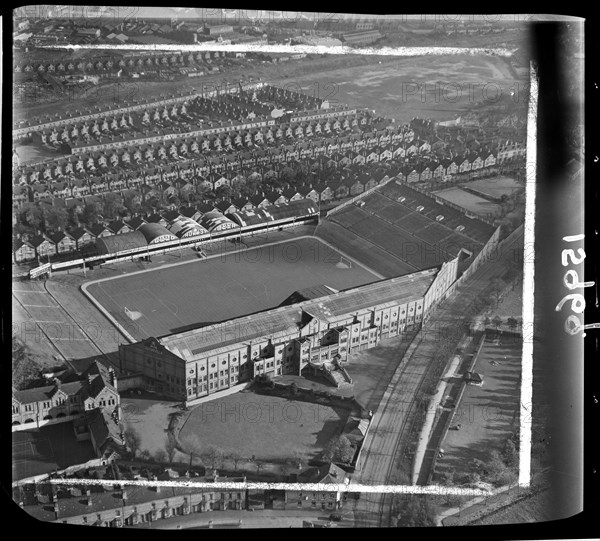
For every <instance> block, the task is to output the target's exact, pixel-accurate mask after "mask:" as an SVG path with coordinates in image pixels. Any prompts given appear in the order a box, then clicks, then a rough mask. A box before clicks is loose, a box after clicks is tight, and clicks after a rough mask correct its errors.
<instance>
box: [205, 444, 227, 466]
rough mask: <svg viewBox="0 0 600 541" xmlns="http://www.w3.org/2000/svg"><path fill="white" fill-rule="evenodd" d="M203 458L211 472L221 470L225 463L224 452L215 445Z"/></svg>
mask: <svg viewBox="0 0 600 541" xmlns="http://www.w3.org/2000/svg"><path fill="white" fill-rule="evenodd" d="M201 456H202V460H203V461H204V462H206V464H207V465H208V466H209V468H210V469H211V470H214V469H215V468H219V467H220V466H221V464H222V463H223V451H222V450H221V449H219V448H218V447H215V446H214V445H211V446H210V447H209V448H208V449H207V450H206V451H205V452H204V453H203V454H202V455H201Z"/></svg>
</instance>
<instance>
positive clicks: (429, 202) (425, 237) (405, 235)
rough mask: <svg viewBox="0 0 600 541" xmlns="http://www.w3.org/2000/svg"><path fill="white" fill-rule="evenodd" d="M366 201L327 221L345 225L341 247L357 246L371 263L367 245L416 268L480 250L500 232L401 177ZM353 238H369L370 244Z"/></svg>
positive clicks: (357, 256) (358, 258) (356, 256)
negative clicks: (429, 194)
mask: <svg viewBox="0 0 600 541" xmlns="http://www.w3.org/2000/svg"><path fill="white" fill-rule="evenodd" d="M361 203H362V204H361V206H360V207H359V206H357V205H348V206H347V207H345V208H343V209H341V210H340V211H338V212H336V213H335V214H332V215H331V216H330V217H329V218H328V219H327V221H330V222H333V223H336V224H338V225H339V226H341V227H343V228H345V230H346V234H347V235H348V238H347V239H346V238H344V237H343V236H341V235H340V238H341V239H342V244H339V245H338V246H341V249H342V250H346V243H348V244H350V245H353V246H356V247H357V249H356V251H357V253H353V254H352V256H353V257H355V258H356V259H357V260H359V261H362V262H364V263H365V264H369V263H368V262H367V261H366V254H367V253H368V250H367V248H366V246H367V245H371V249H372V248H374V247H377V248H378V249H380V250H382V251H384V252H386V253H387V254H390V255H392V256H394V257H395V258H396V259H398V260H400V261H403V262H404V263H405V265H406V266H407V267H408V268H409V269H411V270H412V269H418V270H420V269H426V268H430V267H432V266H435V265H440V264H441V263H443V262H447V261H450V260H451V259H454V258H455V257H456V256H457V255H458V254H459V253H460V252H461V250H464V253H465V254H466V255H470V256H473V255H475V254H476V253H478V252H479V251H480V250H481V249H482V248H483V245H484V244H485V243H486V242H487V241H488V240H489V239H490V237H491V236H492V234H493V233H494V228H493V226H491V225H489V224H487V223H485V222H482V221H480V220H477V219H473V218H469V217H468V216H466V215H465V214H463V213H461V212H460V211H458V210H456V209H454V208H452V207H449V206H446V205H444V204H442V203H439V202H438V201H436V200H435V199H434V198H433V197H429V196H427V195H426V194H423V193H421V192H418V191H416V190H414V189H411V188H410V187H408V186H406V185H403V184H400V183H399V182H397V181H396V182H389V183H387V184H385V185H383V186H381V187H380V188H379V189H377V190H376V191H374V192H372V193H371V194H369V195H368V196H366V197H364V198H362V199H361ZM353 237H357V238H361V239H364V241H365V242H366V245H364V244H363V245H362V246H361V243H359V242H358V241H357V240H356V238H353ZM360 252H362V254H361V253H360ZM388 258H389V255H388ZM409 272H410V271H409Z"/></svg>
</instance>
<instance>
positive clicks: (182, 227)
mask: <svg viewBox="0 0 600 541" xmlns="http://www.w3.org/2000/svg"><path fill="white" fill-rule="evenodd" d="M167 229H168V230H169V231H170V232H171V233H173V234H174V235H176V236H177V237H178V238H180V239H183V238H186V237H195V236H197V235H205V234H206V233H208V231H207V230H206V229H205V228H204V227H202V226H201V225H200V224H199V223H198V222H196V221H195V220H192V219H191V218H185V217H179V218H177V219H175V220H173V222H172V223H171V224H169V225H168V226H167Z"/></svg>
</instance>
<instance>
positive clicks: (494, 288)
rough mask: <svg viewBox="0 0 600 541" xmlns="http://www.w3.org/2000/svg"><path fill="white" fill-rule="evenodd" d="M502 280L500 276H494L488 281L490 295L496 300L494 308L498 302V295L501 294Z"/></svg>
mask: <svg viewBox="0 0 600 541" xmlns="http://www.w3.org/2000/svg"><path fill="white" fill-rule="evenodd" d="M504 285H505V284H504V281H503V280H501V279H500V278H494V279H493V280H492V281H491V283H490V289H489V291H490V295H491V297H492V299H494V301H496V308H497V307H498V304H499V303H500V297H501V296H502V291H503V289H504Z"/></svg>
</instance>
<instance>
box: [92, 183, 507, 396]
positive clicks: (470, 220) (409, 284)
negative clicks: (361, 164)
mask: <svg viewBox="0 0 600 541" xmlns="http://www.w3.org/2000/svg"><path fill="white" fill-rule="evenodd" d="M256 214H257V213H256V212H254V215H255V216H256ZM258 214H260V213H258ZM226 219H227V220H230V221H231V222H235V223H236V224H237V227H238V229H237V230H236V231H240V230H243V228H244V227H247V226H248V224H252V220H253V219H258V218H255V217H252V216H250V215H244V213H241V212H240V213H236V214H235V215H230V216H228V217H226ZM287 219H289V216H288V217H287ZM292 219H293V217H292ZM242 224H244V225H242ZM201 225H202V226H203V227H205V228H206V229H209V230H210V227H211V224H210V223H203V224H201ZM206 226H208V227H206ZM258 226H260V227H265V224H264V223H263V224H262V226H261V225H260V224H258ZM292 226H293V224H292ZM253 227H257V225H254V226H253ZM292 230H293V227H292ZM232 231H233V229H232ZM499 232H500V230H499V228H494V227H493V226H492V225H491V224H490V223H487V222H485V221H483V220H481V219H478V218H477V217H475V216H474V215H470V214H468V213H466V212H464V211H460V210H459V209H458V208H456V207H455V206H450V205H449V204H445V203H444V200H443V199H441V198H436V197H435V196H431V195H427V194H425V193H422V192H421V191H419V190H417V189H415V188H414V187H409V186H408V185H407V184H404V183H402V182H400V181H397V180H396V179H388V180H386V181H384V182H382V183H381V184H380V185H379V186H377V187H376V188H374V189H373V190H370V191H368V192H365V193H363V194H361V195H359V196H357V197H355V198H353V199H351V200H349V201H348V202H346V203H344V204H343V205H340V206H338V207H335V208H334V209H333V210H331V211H330V212H329V213H328V215H327V216H326V217H324V218H322V219H320V221H319V223H318V225H317V226H316V228H315V230H314V235H313V236H312V237H309V236H306V235H305V234H304V235H303V236H298V237H297V238H294V239H293V240H291V241H285V242H278V243H271V244H268V243H266V244H264V245H262V246H259V247H252V248H251V249H250V248H245V247H244V245H243V243H240V246H239V247H240V250H239V251H237V252H232V253H231V252H228V253H226V254H225V253H224V254H220V255H216V256H212V257H210V258H207V259H205V258H203V259H200V260H195V261H190V262H182V263H179V264H175V265H170V266H165V267H163V268H158V269H154V270H147V271H142V272H139V273H134V274H129V275H125V276H119V277H116V278H108V279H104V280H99V281H95V282H90V283H88V284H86V285H85V286H84V287H83V289H84V292H85V293H86V294H87V295H88V297H90V298H91V299H92V300H93V302H94V303H95V304H96V305H97V306H99V307H101V309H102V310H103V311H104V313H105V315H107V316H108V317H109V318H110V319H111V320H112V321H113V322H114V323H115V324H118V325H121V326H126V328H127V329H131V330H132V332H133V334H134V335H132V336H131V342H132V343H130V344H126V345H121V346H120V347H119V362H120V369H121V371H122V373H123V374H126V375H131V376H133V375H137V376H139V377H140V378H142V380H143V381H144V385H145V386H146V387H147V388H149V389H151V390H155V391H157V392H161V393H164V394H166V395H171V396H172V397H173V398H175V399H179V400H183V401H185V402H186V404H188V405H193V404H195V403H198V402H199V401H204V400H206V399H208V398H217V397H219V396H222V395H223V393H224V392H227V393H230V392H233V391H236V390H242V389H243V388H245V387H246V386H247V385H248V383H249V382H250V381H251V380H252V379H253V378H254V377H256V376H258V375H260V374H269V375H272V376H277V375H283V374H296V375H301V374H302V371H303V370H304V369H306V368H307V367H310V368H311V369H313V370H319V371H321V372H322V373H323V374H324V375H325V376H326V377H329V379H332V380H334V379H335V378H334V376H333V374H334V373H335V377H338V378H343V377H348V378H349V376H347V374H345V373H344V370H343V369H340V361H344V360H346V359H347V358H348V355H351V354H352V353H353V352H357V351H360V350H364V349H367V348H371V347H374V346H376V345H377V344H379V343H380V341H381V340H383V339H385V338H388V337H393V336H398V335H400V334H402V333H405V332H407V331H412V330H414V329H415V328H417V327H418V326H419V325H421V324H422V322H423V320H424V319H425V318H427V315H428V314H429V313H430V311H431V310H432V309H433V308H434V307H435V306H436V304H437V303H439V302H440V301H441V300H443V299H444V298H445V296H447V295H448V290H449V288H450V287H451V286H452V284H454V282H455V281H456V280H457V278H458V277H459V276H461V275H463V274H465V273H467V272H472V270H473V269H474V268H476V267H477V265H478V264H479V262H480V261H482V260H483V258H485V257H486V255H487V254H489V253H490V252H491V251H492V250H494V248H495V246H496V244H497V242H498V237H499ZM225 233H228V232H227V231H225ZM229 233H230V234H231V231H230V232H229ZM157 234H158V232H157ZM236 234H237V233H236ZM142 235H143V232H142ZM144 238H145V239H146V240H147V238H146V237H144ZM240 239H242V236H241V234H240ZM140 241H141V237H140ZM200 244H201V243H200ZM127 322H128V323H129V324H128V325H127Z"/></svg>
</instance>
